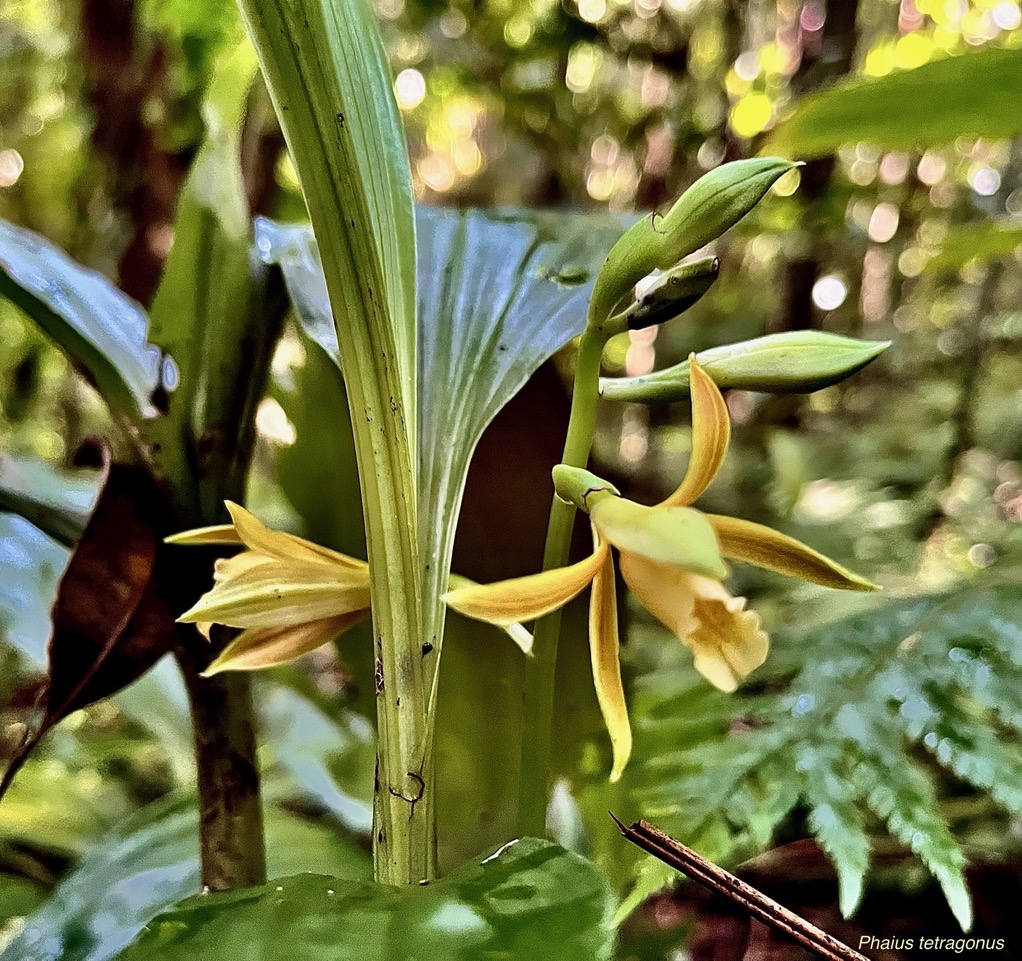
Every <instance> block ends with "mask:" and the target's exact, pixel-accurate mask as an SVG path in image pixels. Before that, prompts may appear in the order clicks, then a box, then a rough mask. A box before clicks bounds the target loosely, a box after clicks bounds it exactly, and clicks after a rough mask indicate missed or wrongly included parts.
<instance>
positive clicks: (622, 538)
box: [590, 497, 727, 578]
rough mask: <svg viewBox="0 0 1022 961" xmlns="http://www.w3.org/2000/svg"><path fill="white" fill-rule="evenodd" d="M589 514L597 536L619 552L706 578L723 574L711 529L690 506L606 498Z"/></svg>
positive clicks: (703, 515)
mask: <svg viewBox="0 0 1022 961" xmlns="http://www.w3.org/2000/svg"><path fill="white" fill-rule="evenodd" d="M590 517H591V519H592V522H593V527H595V528H596V530H598V531H599V532H600V536H601V537H602V538H603V539H604V540H606V541H609V542H610V543H611V544H613V545H614V546H615V547H617V548H618V549H619V550H621V551H627V552H628V553H629V554H638V555H640V556H642V557H645V558H646V560H649V561H656V562H658V563H662V564H671V565H674V566H675V567H681V568H684V569H685V570H687V571H692V572H694V573H698V574H705V575H706V576H707V577H716V578H723V577H727V567H726V566H725V565H724V561H723V560H722V558H721V556H720V548H719V547H718V546H717V536H716V534H714V532H713V528H712V527H710V525H709V524H708V523H707V521H706V515H705V514H703V513H701V512H700V511H697V510H694V509H693V508H691V507H663V506H661V507H644V506H643V505H642V504H636V503H635V502H634V501H630V500H627V499H626V498H624V497H606V498H604V499H603V500H601V501H600V502H599V503H598V504H596V505H595V506H594V507H593V509H592V513H591V514H590Z"/></svg>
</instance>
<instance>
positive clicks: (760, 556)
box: [706, 514, 877, 591]
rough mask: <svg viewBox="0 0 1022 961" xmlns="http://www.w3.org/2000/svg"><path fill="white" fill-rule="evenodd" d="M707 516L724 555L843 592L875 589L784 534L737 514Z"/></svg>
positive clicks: (855, 575)
mask: <svg viewBox="0 0 1022 961" xmlns="http://www.w3.org/2000/svg"><path fill="white" fill-rule="evenodd" d="M706 517H707V520H709V522H710V525H711V526H712V527H713V529H714V530H715V531H716V532H717V539H718V541H720V549H721V551H722V552H723V554H724V556H725V557H729V558H731V559H732V560H736V561H745V562H746V563H748V564H755V565H756V566H757V567H765V568H767V570H771V571H777V573H779V574H787V575H788V576H789V577H797V578H799V579H801V580H803V581H812V582H813V583H814V584H823V585H824V586H825V587H837V588H841V589H842V590H846V591H874V590H876V589H877V587H876V585H875V584H871V583H870V582H869V581H867V580H866V579H865V578H863V577H859V575H858V574H853V573H852V572H851V571H850V570H848V569H847V568H844V567H842V566H841V565H840V564H838V563H836V562H835V561H832V560H831V559H830V558H829V557H824V556H823V554H820V553H819V552H817V551H814V550H813V549H812V548H811V547H807V546H806V545H805V544H803V543H802V542H801V541H797V540H795V538H793V537H788V536H787V535H786V534H781V533H779V532H778V531H775V530H772V529H771V528H769V527H764V526H763V525H762V524H754V523H753V522H752V521H743V520H739V519H738V518H737V517H722V516H720V515H717V514H707V515H706Z"/></svg>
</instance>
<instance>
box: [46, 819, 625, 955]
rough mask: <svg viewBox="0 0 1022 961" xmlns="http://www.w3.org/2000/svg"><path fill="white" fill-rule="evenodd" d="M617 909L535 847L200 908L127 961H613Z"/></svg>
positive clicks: (197, 904)
mask: <svg viewBox="0 0 1022 961" xmlns="http://www.w3.org/2000/svg"><path fill="white" fill-rule="evenodd" d="M609 909H610V901H609V897H608V893H607V890H606V888H605V886H604V883H603V880H602V879H601V877H600V876H599V874H598V873H597V872H596V871H595V869H594V868H593V867H592V866H591V865H589V864H588V863H587V862H586V861H584V860H583V859H582V858H580V857H578V856H577V855H575V854H570V853H569V852H567V851H565V850H563V849H562V848H559V847H558V846H557V845H554V844H550V843H548V842H545V841H537V840H534V839H532V838H526V839H523V840H520V841H517V842H512V843H510V844H508V845H505V846H504V847H503V848H501V849H500V850H499V851H497V852H495V853H494V854H492V855H490V856H489V857H487V858H480V859H479V860H477V861H475V862H473V863H470V864H467V865H465V866H463V867H461V868H459V869H457V870H456V871H454V872H452V873H451V874H450V875H449V876H448V877H446V878H444V879H443V880H441V881H437V882H434V883H432V884H430V885H428V886H419V885H412V886H409V887H403V888H401V887H396V886H387V885H371V884H359V883H352V882H346V881H340V880H337V879H336V878H332V877H325V876H316V875H309V874H306V875H299V876H298V877H292V878H279V879H277V880H275V881H271V882H270V883H269V884H267V885H265V886H263V887H261V888H249V889H246V890H243V891H232V892H225V893H223V894H213V895H207V896H204V897H201V898H192V899H190V900H189V901H186V902H185V903H184V904H182V905H181V906H180V907H179V908H177V909H176V910H174V911H171V912H169V913H167V914H164V915H160V916H159V917H157V918H156V919H154V920H153V921H152V922H150V924H149V925H148V926H147V928H146V930H145V932H144V933H143V934H142V936H141V937H140V938H139V940H138V941H137V942H136V943H135V944H134V945H133V946H132V947H131V948H129V949H128V950H127V951H126V952H124V954H123V955H121V958H122V961H138V959H142V958H145V959H146V961H149V959H151V958H153V957H155V956H159V958H160V959H161V961H213V959H214V958H226V957H231V958H234V957H237V958H245V959H246V961H321V959H323V958H325V957H336V958H349V957H350V958H358V959H359V961H415V959H419V961H421V959H424V958H430V959H434V958H435V959H438V961H439V959H441V958H442V959H444V961H479V959H481V958H487V957H494V958H497V957H499V958H503V959H506V961H608V959H609V958H610V952H611V948H612V945H613V937H612V935H611V933H610V929H609V925H608V914H609ZM29 961H34V959H29Z"/></svg>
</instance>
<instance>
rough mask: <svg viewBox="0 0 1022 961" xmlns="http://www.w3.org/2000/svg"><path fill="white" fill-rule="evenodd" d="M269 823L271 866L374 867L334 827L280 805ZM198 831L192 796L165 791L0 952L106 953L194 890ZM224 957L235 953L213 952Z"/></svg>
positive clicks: (62, 958)
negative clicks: (169, 795)
mask: <svg viewBox="0 0 1022 961" xmlns="http://www.w3.org/2000/svg"><path fill="white" fill-rule="evenodd" d="M15 783H17V782H15ZM5 804H6V802H5ZM266 831H267V851H268V855H269V859H270V863H269V869H270V871H271V872H273V873H282V872H283V873H291V872H294V871H300V870H309V871H316V872H326V871H329V872H330V873H331V874H333V875H335V876H338V877H341V878H346V879H352V880H354V879H364V878H367V877H368V876H369V873H370V865H369V856H368V855H367V854H366V852H365V851H364V850H363V849H362V848H361V846H360V845H359V844H357V843H355V842H354V841H352V840H350V839H348V838H347V837H345V836H344V835H343V834H342V833H340V832H338V831H337V830H336V829H332V828H330V827H327V826H322V825H317V824H314V823H312V822H309V821H305V820H303V819H301V818H300V817H297V816H295V815H293V814H289V813H287V812H285V811H284V810H282V809H281V808H279V807H277V806H275V805H274V806H270V807H268V808H267V812H266ZM197 834H198V814H197V812H196V809H195V803H194V801H192V800H189V799H187V798H168V799H164V800H162V801H159V802H156V803H155V804H153V805H151V806H150V807H148V808H144V809H143V810H142V811H140V812H138V813H137V814H136V815H134V816H132V817H130V818H128V819H127V820H126V821H125V822H124V823H123V824H122V825H120V826H119V827H118V828H117V829H116V830H114V831H113V832H112V833H111V834H109V835H108V836H107V837H106V838H104V839H103V841H102V842H100V843H99V844H97V845H96V846H95V847H93V848H92V849H91V850H90V851H89V852H88V853H87V854H86V855H85V857H84V858H83V859H82V861H81V862H80V864H79V865H78V867H77V868H76V869H75V870H74V871H73V872H71V874H69V875H68V876H67V877H66V878H65V879H64V880H63V881H62V882H61V884H60V886H59V887H58V888H57V890H56V891H55V892H54V894H53V896H52V897H51V898H50V900H49V901H47V903H46V904H44V905H43V907H42V908H41V909H40V910H39V911H38V912H37V913H36V914H35V915H33V916H32V917H30V918H29V919H28V923H27V925H26V926H25V928H24V930H23V931H22V932H21V933H20V934H18V936H17V937H15V938H14V940H13V941H12V942H11V943H10V944H9V945H7V947H6V950H4V951H3V952H2V953H0V961H106V959H108V958H112V957H114V956H116V955H117V954H118V952H120V951H121V950H122V949H123V948H124V947H126V946H127V945H128V944H130V943H131V941H132V940H133V939H134V938H135V937H136V936H137V935H138V934H139V932H140V931H141V930H142V928H143V926H144V925H145V924H146V922H148V921H149V920H150V919H151V918H152V917H153V915H155V914H157V913H158V912H159V911H162V910H166V909H167V908H169V907H170V906H171V905H173V904H174V903H176V902H177V901H180V900H181V899H182V898H185V897H188V896H189V895H190V894H194V893H196V892H197V891H198V889H199V852H198V844H197ZM339 883H349V882H339ZM152 957H154V958H155V957H161V958H162V955H159V954H157V955H153V956H152ZM226 957H231V955H230V954H229V953H227V954H224V955H222V956H220V957H219V958H218V959H217V961H223V959H224V958H226ZM238 957H239V958H241V957H245V955H243V954H239V955H238Z"/></svg>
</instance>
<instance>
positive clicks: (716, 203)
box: [589, 157, 796, 324]
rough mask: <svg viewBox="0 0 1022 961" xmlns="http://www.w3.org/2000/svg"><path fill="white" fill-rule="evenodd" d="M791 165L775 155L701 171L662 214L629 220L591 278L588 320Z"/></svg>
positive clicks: (605, 312) (713, 234)
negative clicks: (597, 272)
mask: <svg viewBox="0 0 1022 961" xmlns="http://www.w3.org/2000/svg"><path fill="white" fill-rule="evenodd" d="M794 166H796V165H795V164H793V163H792V162H791V161H790V160H782V159H780V158H778V157H756V158H753V159H750V160H737V161H735V162H734V163H729V164H724V165H723V166H720V167H717V168H715V169H714V170H711V171H710V172H709V173H707V174H704V175H703V176H702V177H700V178H699V179H698V180H697V181H696V182H695V183H694V184H693V185H692V186H691V187H689V189H688V190H686V191H685V193H683V194H682V195H681V197H679V198H678V200H677V202H676V203H675V204H674V206H673V207H672V208H671V209H670V210H669V211H668V213H667V214H665V215H660V214H657V213H653V214H650V215H649V216H648V217H644V218H643V219H642V220H639V221H638V222H637V223H635V224H633V225H632V226H631V227H630V228H629V229H628V230H627V231H625V233H624V234H623V235H622V237H621V238H620V239H619V240H618V242H617V243H616V244H614V246H613V247H612V248H611V251H610V253H609V254H608V255H607V260H606V263H604V265H603V267H602V268H601V270H600V273H599V276H598V277H597V278H596V285H595V287H594V288H593V297H592V301H591V302H590V306H589V318H590V322H591V323H596V324H602V323H603V322H604V321H605V320H606V319H607V318H608V317H610V315H611V313H612V312H613V310H614V306H615V305H616V304H617V302H618V301H619V300H621V298H622V297H624V296H625V295H626V294H627V293H628V292H629V291H630V290H631V289H632V287H634V286H635V285H636V284H637V283H638V282H639V281H640V280H642V278H643V277H645V276H647V275H648V274H650V273H652V272H653V271H654V270H657V269H659V270H667V269H669V268H671V267H673V266H674V265H675V264H677V263H679V262H680V261H682V260H683V259H684V258H685V257H687V256H688V255H689V254H691V253H694V252H695V251H697V250H698V249H699V248H700V247H704V246H705V245H706V244H708V243H709V242H710V241H711V240H716V239H717V238H718V237H719V236H720V235H721V234H723V233H724V232H725V231H726V230H729V229H730V228H731V227H733V226H734V225H735V224H736V223H738V221H739V220H741V219H742V218H743V217H744V216H745V215H746V214H747V213H748V212H749V211H750V210H752V208H753V207H755V206H756V204H758V203H759V202H760V200H762V199H763V196H764V195H765V194H766V192H767V191H768V190H769V189H770V188H771V187H772V186H773V185H774V183H776V181H777V180H779V179H780V178H781V177H782V176H783V175H784V174H786V173H787V172H788V171H789V170H791V169H792V168H793V167H794Z"/></svg>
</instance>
